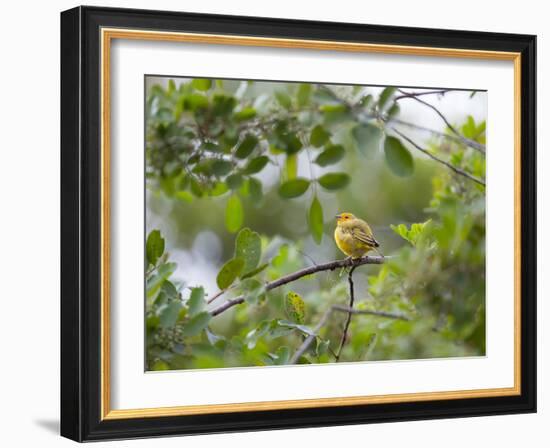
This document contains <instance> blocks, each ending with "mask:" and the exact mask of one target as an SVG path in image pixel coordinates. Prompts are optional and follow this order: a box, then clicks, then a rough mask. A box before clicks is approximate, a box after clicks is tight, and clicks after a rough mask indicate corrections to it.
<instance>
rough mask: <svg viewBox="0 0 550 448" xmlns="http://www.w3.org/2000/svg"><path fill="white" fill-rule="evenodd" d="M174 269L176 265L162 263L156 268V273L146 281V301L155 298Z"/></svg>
mask: <svg viewBox="0 0 550 448" xmlns="http://www.w3.org/2000/svg"><path fill="white" fill-rule="evenodd" d="M176 267H177V265H176V263H163V264H161V265H160V266H159V267H158V269H157V270H156V272H155V273H154V274H153V275H152V276H151V277H149V278H148V279H147V285H146V290H147V298H148V299H151V298H153V297H155V295H156V293H157V292H158V291H159V290H160V288H161V286H162V285H163V283H164V281H165V280H166V279H167V278H168V277H170V276H171V275H172V273H173V272H174V271H175V270H176Z"/></svg>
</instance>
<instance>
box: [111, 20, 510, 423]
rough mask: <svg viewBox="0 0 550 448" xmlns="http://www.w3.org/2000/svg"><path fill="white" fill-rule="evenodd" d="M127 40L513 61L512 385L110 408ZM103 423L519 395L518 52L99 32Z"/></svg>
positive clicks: (243, 37)
mask: <svg viewBox="0 0 550 448" xmlns="http://www.w3.org/2000/svg"><path fill="white" fill-rule="evenodd" d="M113 39H130V40H146V41H165V42H184V43H197V44H213V45H239V46H255V47H274V48H289V49H293V48H294V49H309V50H323V51H346V52H356V53H382V54H393V55H410V56H431V57H455V58H469V59H486V60H501V61H513V63H514V213H515V216H514V255H515V262H514V281H515V288H514V386H513V387H506V388H492V389H475V390H458V391H441V392H419V393H403V394H391V395H368V396H352V397H336V398H314V399H303V400H280V401H262V402H245V403H229V404H209V405H188V406H171V407H154V408H140V409H111V407H110V402H111V387H110V378H111V366H110V357H111V346H110V334H111V328H110V176H111V173H110V154H111V142H110V126H111V116H110V106H111V103H110V98H111V93H110V63H111V59H110V58H111V56H110V55H111V53H110V50H111V41H112V40H113ZM101 92H102V94H101V263H102V266H101V294H102V295H101V341H100V343H101V397H100V399H101V406H100V411H101V419H102V420H107V419H108V420H113V419H128V418H144V417H167V416H183V415H199V414H212V413H226V412H247V411H250V412H251V411H265V410H284V409H307V408H314V407H332V406H351V405H365V404H381V403H405V402H412V401H430V400H452V399H466V398H482V397H502V396H512V395H520V394H521V377H520V375H521V365H520V361H521V340H520V338H521V326H520V325H521V321H520V311H521V264H520V261H519V260H520V258H521V238H520V235H521V54H520V53H514V52H500V51H485V50H468V49H459V48H438V47H418V46H404V45H387V44H369V43H354V42H336V41H320V40H305V39H279V38H265V37H250V36H230V35H216V34H196V33H177V32H162V31H145V30H137V29H118V28H102V29H101Z"/></svg>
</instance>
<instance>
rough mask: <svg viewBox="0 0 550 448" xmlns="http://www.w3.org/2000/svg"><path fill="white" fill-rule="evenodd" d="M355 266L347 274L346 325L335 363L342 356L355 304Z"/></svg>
mask: <svg viewBox="0 0 550 448" xmlns="http://www.w3.org/2000/svg"><path fill="white" fill-rule="evenodd" d="M355 268H356V266H354V267H352V268H351V269H350V271H349V272H348V283H349V309H350V312H348V317H347V318H346V323H345V324H344V331H343V333H342V339H340V345H339V346H338V351H337V352H336V360H335V361H336V362H338V361H339V359H340V355H341V354H342V349H343V348H344V344H345V343H346V340H347V338H348V330H349V325H350V323H351V310H353V304H354V302H355V291H354V288H353V271H355Z"/></svg>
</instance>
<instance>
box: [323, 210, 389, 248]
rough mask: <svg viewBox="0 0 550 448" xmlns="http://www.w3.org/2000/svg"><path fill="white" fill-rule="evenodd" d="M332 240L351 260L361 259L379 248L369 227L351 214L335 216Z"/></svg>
mask: <svg viewBox="0 0 550 448" xmlns="http://www.w3.org/2000/svg"><path fill="white" fill-rule="evenodd" d="M334 240H335V241H336V245H337V246H338V248H339V249H340V250H341V251H342V252H344V253H345V254H346V255H347V256H349V257H351V258H361V257H362V256H363V255H365V254H367V252H370V251H371V250H376V251H377V252H378V250H377V249H376V248H377V247H379V246H380V244H378V241H376V240H375V239H374V235H373V233H372V230H371V228H370V226H369V225H368V224H367V223H366V222H365V221H363V220H362V219H359V218H356V217H355V216H354V215H353V214H351V213H340V214H339V215H336V229H335V230H334Z"/></svg>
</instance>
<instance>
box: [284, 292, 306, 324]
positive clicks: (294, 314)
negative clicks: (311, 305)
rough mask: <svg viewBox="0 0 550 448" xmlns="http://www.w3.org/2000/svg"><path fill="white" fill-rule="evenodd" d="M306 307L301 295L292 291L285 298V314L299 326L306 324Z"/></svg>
mask: <svg viewBox="0 0 550 448" xmlns="http://www.w3.org/2000/svg"><path fill="white" fill-rule="evenodd" d="M305 307H306V305H305V303H304V300H303V299H302V297H301V296H300V294H298V293H295V292H293V291H290V292H289V293H287V295H286V296H285V312H286V315H287V316H288V318H289V319H290V320H291V321H292V322H294V323H297V324H303V323H304V322H305V315H306V314H305V309H306V308H305Z"/></svg>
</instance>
